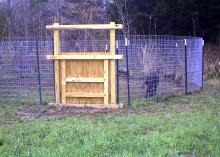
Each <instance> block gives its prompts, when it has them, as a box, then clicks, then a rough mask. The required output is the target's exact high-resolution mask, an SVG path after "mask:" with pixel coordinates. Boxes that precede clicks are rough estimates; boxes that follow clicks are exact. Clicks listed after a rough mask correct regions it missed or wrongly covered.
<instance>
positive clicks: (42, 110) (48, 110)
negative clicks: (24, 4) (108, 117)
mask: <svg viewBox="0 0 220 157" xmlns="http://www.w3.org/2000/svg"><path fill="white" fill-rule="evenodd" d="M117 112H120V109H97V108H89V107H85V108H81V107H72V106H46V107H39V108H33V107H31V108H28V109H25V110H24V111H22V112H19V113H17V115H18V116H19V117H21V118H25V119H33V118H39V117H66V116H73V115H97V114H100V115H103V114H112V113H117Z"/></svg>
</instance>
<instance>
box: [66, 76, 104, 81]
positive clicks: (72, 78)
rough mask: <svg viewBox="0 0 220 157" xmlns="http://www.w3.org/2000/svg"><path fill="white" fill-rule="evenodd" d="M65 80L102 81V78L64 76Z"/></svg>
mask: <svg viewBox="0 0 220 157" xmlns="http://www.w3.org/2000/svg"><path fill="white" fill-rule="evenodd" d="M66 82H104V78H78V77H71V78H66Z"/></svg>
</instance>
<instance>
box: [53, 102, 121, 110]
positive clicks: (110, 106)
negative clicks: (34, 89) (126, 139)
mask: <svg viewBox="0 0 220 157" xmlns="http://www.w3.org/2000/svg"><path fill="white" fill-rule="evenodd" d="M49 105H53V106H68V107H70V106H72V107H78V108H96V109H122V108H123V107H124V105H123V104H107V105H106V104H69V103H50V104H49Z"/></svg>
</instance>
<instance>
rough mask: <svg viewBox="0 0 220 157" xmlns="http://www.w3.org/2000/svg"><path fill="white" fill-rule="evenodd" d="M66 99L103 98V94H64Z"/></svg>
mask: <svg viewBox="0 0 220 157" xmlns="http://www.w3.org/2000/svg"><path fill="white" fill-rule="evenodd" d="M66 97H68V98H97V97H104V93H72V92H66Z"/></svg>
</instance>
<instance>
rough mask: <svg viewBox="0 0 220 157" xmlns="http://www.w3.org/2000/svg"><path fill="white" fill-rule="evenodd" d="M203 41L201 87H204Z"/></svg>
mask: <svg viewBox="0 0 220 157" xmlns="http://www.w3.org/2000/svg"><path fill="white" fill-rule="evenodd" d="M204 44H205V43H204V39H202V87H203V86H204Z"/></svg>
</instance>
